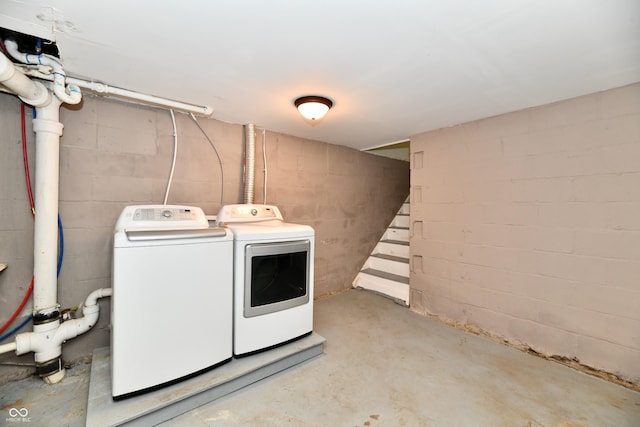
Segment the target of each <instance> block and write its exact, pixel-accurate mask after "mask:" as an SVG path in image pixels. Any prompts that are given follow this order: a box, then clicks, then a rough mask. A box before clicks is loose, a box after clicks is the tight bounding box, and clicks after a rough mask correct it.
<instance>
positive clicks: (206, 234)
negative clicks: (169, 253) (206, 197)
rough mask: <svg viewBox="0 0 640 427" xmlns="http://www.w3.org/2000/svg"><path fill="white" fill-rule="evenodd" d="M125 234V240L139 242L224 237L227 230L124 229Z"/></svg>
mask: <svg viewBox="0 0 640 427" xmlns="http://www.w3.org/2000/svg"><path fill="white" fill-rule="evenodd" d="M125 234H126V235H127V240H129V241H130V242H140V241H148V240H176V239H198V238H211V237H225V236H226V235H227V230H225V229H224V228H222V227H214V228H203V229H195V230H188V229H187V230H125Z"/></svg>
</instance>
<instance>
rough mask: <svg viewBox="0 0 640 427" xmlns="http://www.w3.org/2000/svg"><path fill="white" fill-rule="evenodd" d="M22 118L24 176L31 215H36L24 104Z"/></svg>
mask: <svg viewBox="0 0 640 427" xmlns="http://www.w3.org/2000/svg"><path fill="white" fill-rule="evenodd" d="M20 118H21V121H22V160H23V161H24V175H25V179H26V182H27V193H28V194H29V206H31V215H34V216H35V214H36V207H35V204H34V203H33V190H32V189H31V176H30V174H29V156H27V124H26V119H25V113H24V103H21V104H20Z"/></svg>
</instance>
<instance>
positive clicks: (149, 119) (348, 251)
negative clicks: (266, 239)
mask: <svg viewBox="0 0 640 427" xmlns="http://www.w3.org/2000/svg"><path fill="white" fill-rule="evenodd" d="M19 106H20V101H19V100H18V98H17V97H14V96H11V95H8V94H2V93H0V129H1V132H2V134H1V144H2V145H1V147H2V155H0V183H1V184H2V185H0V262H3V263H7V264H8V265H9V268H8V269H7V270H5V271H4V272H2V273H0V321H1V322H4V321H5V320H6V319H8V318H9V316H10V315H11V313H12V312H13V310H14V309H15V308H16V307H17V306H18V305H19V303H20V300H21V299H22V296H23V295H24V293H25V291H26V289H27V287H28V284H29V281H30V279H31V275H32V271H33V221H32V219H31V214H30V209H29V203H28V198H27V193H26V189H25V183H24V173H23V166H22V149H21V142H20V141H21V138H20V109H19ZM176 120H177V129H178V144H179V145H178V158H177V163H176V168H175V175H174V182H173V186H172V190H171V193H170V196H169V200H168V203H170V204H186V205H195V206H200V207H202V208H203V209H204V210H205V212H206V213H207V214H216V213H217V211H218V209H219V208H220V206H221V202H220V192H221V191H220V168H219V164H218V160H217V158H216V157H215V154H214V151H213V150H212V149H211V147H210V145H209V143H208V142H207V140H206V139H205V137H204V136H203V135H202V133H201V132H200V130H198V128H197V127H196V125H195V124H194V123H193V122H192V121H191V119H190V118H189V117H188V116H187V115H185V114H181V113H176ZM198 120H199V122H200V124H201V126H202V127H203V128H204V129H205V130H206V131H207V133H208V135H209V137H210V138H211V140H212V141H213V142H214V143H215V144H216V147H217V149H218V151H219V153H220V155H221V157H222V162H223V165H224V179H225V188H224V204H229V203H241V202H242V194H243V187H242V173H243V172H242V170H243V156H244V129H243V126H242V125H239V124H230V123H224V122H220V121H217V120H213V119H206V118H199V119H198ZM61 121H62V123H63V124H64V134H63V136H62V139H61V150H60V214H61V217H62V222H63V224H64V246H65V249H64V263H63V267H62V271H61V274H60V278H59V292H58V294H59V301H60V303H61V304H62V308H67V307H71V306H74V305H76V304H79V303H81V302H82V301H84V299H85V298H86V296H87V295H88V294H89V293H90V292H91V291H92V290H94V289H97V288H101V287H109V286H110V285H111V283H110V281H111V258H112V247H113V228H114V226H115V222H116V220H117V218H118V216H119V214H120V212H121V210H122V208H123V207H124V206H127V205H134V204H150V203H162V199H163V195H164V191H165V187H166V184H167V178H168V176H169V169H170V164H171V157H172V153H173V128H172V124H171V117H170V114H169V112H168V111H166V110H162V109H156V108H150V107H146V106H141V105H135V104H130V103H123V102H119V101H115V100H110V99H104V98H98V97H93V96H90V95H85V97H84V99H83V103H82V105H81V106H79V107H75V106H74V107H63V108H62V110H61ZM256 125H258V124H256ZM27 136H28V140H29V144H28V148H29V153H30V157H31V161H32V170H31V175H32V177H33V174H34V170H33V168H34V167H35V166H33V163H34V140H35V136H34V134H33V133H32V131H31V109H30V108H27ZM265 136H266V147H267V164H268V176H267V190H268V191H267V202H268V203H270V204H274V205H277V206H278V207H279V208H280V209H281V211H282V214H283V216H284V218H285V220H286V221H288V222H297V223H303V224H309V225H311V226H312V227H314V228H315V231H316V248H315V249H316V252H315V253H316V259H315V295H316V296H322V295H328V294H332V293H335V292H339V291H342V290H345V289H349V288H350V287H351V282H352V280H353V278H354V277H355V275H356V274H357V272H358V270H359V269H360V267H361V266H362V264H363V263H364V261H365V259H366V257H367V256H368V255H369V253H370V252H371V250H372V249H373V247H374V246H375V244H376V242H377V240H378V239H379V238H380V236H381V235H382V233H383V232H384V230H385V228H386V227H387V225H388V224H389V222H390V221H391V220H392V218H393V216H394V215H395V213H396V212H397V210H398V209H399V207H400V206H401V204H402V202H403V200H404V198H405V197H406V196H407V194H408V193H409V168H408V164H407V162H402V161H398V160H393V159H388V158H384V157H380V156H375V155H372V154H368V153H364V152H359V151H356V150H352V149H348V148H345V147H341V146H336V145H331V144H326V143H321V142H316V141H311V140H306V139H301V138H296V137H293V136H289V135H283V134H278V133H273V132H269V131H266V133H265ZM262 137H263V133H262V130H261V129H258V132H257V143H256V177H255V182H256V188H255V199H254V201H255V202H256V203H262V202H263V188H264V180H263V169H264V168H263V161H262V159H263V155H262V153H263V151H262ZM36 210H37V207H36ZM176 262H177V265H178V263H179V260H176ZM31 307H32V306H31V303H28V304H27V306H26V307H25V309H24V310H23V314H22V315H21V316H20V318H22V317H23V315H27V314H28V313H29V312H30V310H31ZM100 307H101V313H100V319H99V321H98V324H97V325H96V326H95V327H94V329H93V330H92V331H90V332H89V333H87V334H85V335H84V336H81V337H78V338H76V339H74V340H71V341H69V342H68V343H66V344H65V345H64V347H63V357H64V359H65V360H66V361H69V362H74V361H78V360H80V359H83V358H86V357H88V356H90V355H91V353H92V351H93V349H94V348H96V347H103V346H107V345H108V344H109V329H108V325H109V311H110V300H109V299H108V298H105V299H102V300H101V301H100ZM181 310H188V307H176V315H179V313H180V311H181ZM201 327H204V328H206V325H202V326H201ZM23 330H25V331H26V330H30V326H28V327H25V328H24V329H23ZM6 342H9V341H6ZM7 363H10V364H11V363H19V364H29V363H33V355H32V354H29V355H24V356H20V357H16V356H14V355H12V354H8V355H0V383H1V382H4V381H7V380H10V379H14V378H18V377H21V376H24V375H28V374H29V373H30V372H33V369H32V368H29V367H26V368H25V367H21V366H12V365H7Z"/></svg>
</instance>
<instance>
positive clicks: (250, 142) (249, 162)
mask: <svg viewBox="0 0 640 427" xmlns="http://www.w3.org/2000/svg"><path fill="white" fill-rule="evenodd" d="M244 150H245V161H244V203H253V190H254V181H255V166H256V129H255V125H253V124H251V123H250V124H248V125H247V127H246V141H245V148H244Z"/></svg>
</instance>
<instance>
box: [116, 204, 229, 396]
mask: <svg viewBox="0 0 640 427" xmlns="http://www.w3.org/2000/svg"><path fill="white" fill-rule="evenodd" d="M232 265H233V235H232V233H231V232H230V231H229V230H228V229H224V228H220V227H217V228H215V227H209V223H208V221H207V219H206V218H205V216H204V213H203V212H202V210H201V209H200V208H197V207H191V206H167V205H143V206H129V207H126V208H125V209H124V210H123V211H122V214H121V215H120V218H119V219H118V222H117V224H116V228H115V234H114V245H113V270H112V287H113V296H112V303H111V381H112V396H113V397H114V398H115V399H117V398H122V397H127V396H130V395H132V394H137V393H140V392H142V391H148V390H150V389H154V388H157V387H159V386H162V385H166V384H170V383H173V382H176V381H178V380H180V379H183V378H185V377H189V376H192V375H195V374H198V373H200V372H203V371H205V370H208V369H211V368H212V367H215V366H217V365H219V364H222V363H224V362H226V361H228V360H230V359H231V357H232V300H233V295H232V288H233V270H232Z"/></svg>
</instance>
